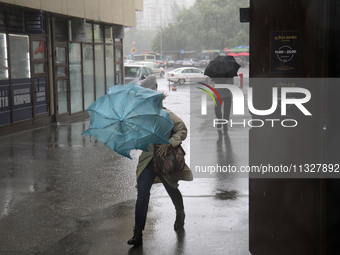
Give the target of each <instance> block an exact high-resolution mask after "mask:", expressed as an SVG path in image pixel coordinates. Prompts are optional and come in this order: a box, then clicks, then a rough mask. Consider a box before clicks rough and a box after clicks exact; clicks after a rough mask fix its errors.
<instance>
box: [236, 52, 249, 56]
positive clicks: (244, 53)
mask: <svg viewBox="0 0 340 255" xmlns="http://www.w3.org/2000/svg"><path fill="white" fill-rule="evenodd" d="M237 55H238V56H249V53H248V52H241V53H239V54H237Z"/></svg>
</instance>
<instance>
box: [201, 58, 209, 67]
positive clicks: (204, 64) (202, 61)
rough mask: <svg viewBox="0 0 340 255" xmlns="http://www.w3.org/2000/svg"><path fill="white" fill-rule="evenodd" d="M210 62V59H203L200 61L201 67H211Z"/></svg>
mask: <svg viewBox="0 0 340 255" xmlns="http://www.w3.org/2000/svg"><path fill="white" fill-rule="evenodd" d="M209 63H210V60H209V59H203V60H201V61H200V67H207V65H209Z"/></svg>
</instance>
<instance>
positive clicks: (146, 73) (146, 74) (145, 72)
mask: <svg viewBox="0 0 340 255" xmlns="http://www.w3.org/2000/svg"><path fill="white" fill-rule="evenodd" d="M142 74H143V75H144V76H145V77H147V76H148V75H149V74H148V71H146V68H145V67H143V69H142Z"/></svg>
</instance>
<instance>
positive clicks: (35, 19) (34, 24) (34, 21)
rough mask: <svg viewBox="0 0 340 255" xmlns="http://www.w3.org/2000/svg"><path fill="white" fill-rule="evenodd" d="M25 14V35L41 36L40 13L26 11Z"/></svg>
mask: <svg viewBox="0 0 340 255" xmlns="http://www.w3.org/2000/svg"><path fill="white" fill-rule="evenodd" d="M24 14H25V33H28V34H42V32H43V18H42V11H26V12H24Z"/></svg>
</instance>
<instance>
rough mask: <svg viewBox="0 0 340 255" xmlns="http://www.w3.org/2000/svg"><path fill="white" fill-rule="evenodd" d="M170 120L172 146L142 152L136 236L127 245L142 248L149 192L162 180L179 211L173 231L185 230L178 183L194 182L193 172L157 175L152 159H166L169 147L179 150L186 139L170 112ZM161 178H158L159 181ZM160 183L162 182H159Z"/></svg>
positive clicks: (180, 122) (179, 120) (139, 161)
mask: <svg viewBox="0 0 340 255" xmlns="http://www.w3.org/2000/svg"><path fill="white" fill-rule="evenodd" d="M165 110H166V111H167V112H168V113H169V114H170V119H171V120H172V121H173V122H174V127H173V129H172V135H171V137H170V138H169V142H170V144H162V145H159V146H158V149H157V150H156V151H154V144H149V145H148V151H143V152H142V154H141V155H140V157H139V160H138V165H137V193H138V194H137V201H136V207H135V228H134V235H133V237H132V238H131V239H130V240H129V241H128V244H130V245H135V246H139V245H142V244H143V238H142V237H143V230H144V227H145V222H146V216H147V211H148V205H149V198H150V189H151V186H152V184H153V183H155V181H157V179H159V180H160V181H161V182H162V183H163V185H164V187H165V189H166V191H167V192H168V194H169V196H170V198H171V200H172V203H173V204H174V206H175V209H176V221H175V224H174V229H175V230H179V229H182V228H183V226H184V219H185V212H184V205H183V198H182V194H181V192H180V191H179V189H178V181H179V180H185V181H192V180H193V176H192V172H191V170H190V169H189V167H188V166H187V165H185V167H184V169H183V170H182V171H180V172H178V173H176V174H173V175H157V174H156V173H155V172H154V166H153V161H152V158H153V157H154V153H155V154H156V155H158V156H159V155H165V154H166V152H167V150H168V149H169V147H170V146H172V147H176V146H178V145H180V144H181V143H182V141H183V140H184V139H185V138H186V137H187V128H186V126H185V124H184V122H183V121H182V120H181V118H179V117H178V116H177V115H175V114H174V113H173V112H171V111H170V110H168V109H165ZM157 177H158V178H157ZM158 182H159V181H158Z"/></svg>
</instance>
